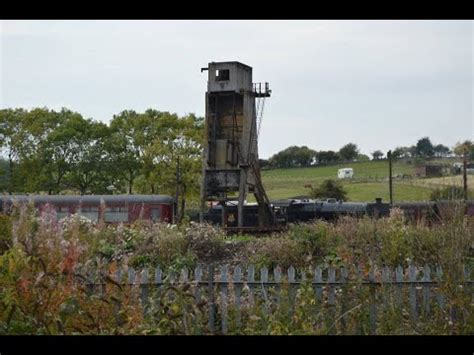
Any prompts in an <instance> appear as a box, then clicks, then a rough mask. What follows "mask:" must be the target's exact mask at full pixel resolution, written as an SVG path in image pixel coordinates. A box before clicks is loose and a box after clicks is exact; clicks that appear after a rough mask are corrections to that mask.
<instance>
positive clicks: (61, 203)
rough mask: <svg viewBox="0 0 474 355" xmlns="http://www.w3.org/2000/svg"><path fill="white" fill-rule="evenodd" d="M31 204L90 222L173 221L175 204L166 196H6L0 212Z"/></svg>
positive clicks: (39, 208) (61, 215) (0, 205)
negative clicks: (78, 216) (76, 216)
mask: <svg viewBox="0 0 474 355" xmlns="http://www.w3.org/2000/svg"><path fill="white" fill-rule="evenodd" d="M22 203H23V204H25V203H33V204H34V206H35V207H36V208H37V209H38V210H40V211H41V210H44V209H46V208H47V206H50V207H51V208H54V209H55V210H56V215H57V217H58V219H61V218H64V217H66V216H68V215H72V214H79V215H81V216H83V217H86V218H88V219H90V220H91V221H93V222H97V221H99V219H100V220H103V221H104V222H105V223H111V224H116V223H124V224H128V223H132V222H135V221H136V220H138V219H144V220H150V221H154V222H166V223H173V222H175V215H176V213H175V211H176V204H175V203H174V199H173V197H171V196H167V195H83V196H78V195H5V196H4V197H3V203H1V204H0V211H3V212H4V213H8V211H9V210H10V209H11V207H12V205H14V204H22Z"/></svg>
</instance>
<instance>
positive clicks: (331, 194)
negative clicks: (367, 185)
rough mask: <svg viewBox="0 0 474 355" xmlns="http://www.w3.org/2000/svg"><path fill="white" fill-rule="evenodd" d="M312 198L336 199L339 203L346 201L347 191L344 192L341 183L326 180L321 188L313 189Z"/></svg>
mask: <svg viewBox="0 0 474 355" xmlns="http://www.w3.org/2000/svg"><path fill="white" fill-rule="evenodd" d="M310 196H311V198H319V199H326V198H335V199H336V200H339V201H346V200H347V191H346V190H344V187H343V186H342V184H341V183H340V182H339V181H336V180H332V179H327V180H324V181H323V182H322V183H321V185H320V186H318V187H316V188H314V187H311V192H310Z"/></svg>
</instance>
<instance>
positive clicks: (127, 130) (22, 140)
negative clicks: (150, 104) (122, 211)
mask: <svg viewBox="0 0 474 355" xmlns="http://www.w3.org/2000/svg"><path fill="white" fill-rule="evenodd" d="M203 123H204V120H203V118H201V117H196V116H195V115H194V114H189V115H187V116H184V117H178V115H176V114H171V113H169V112H160V111H157V110H152V109H149V110H146V111H145V112H143V113H137V112H135V111H132V110H125V111H122V112H120V113H119V114H117V115H114V116H113V117H112V119H111V120H110V123H109V124H105V123H102V122H98V121H94V120H93V119H86V118H84V117H82V115H81V114H79V113H77V112H73V111H71V110H68V109H66V108H63V109H62V110H61V111H59V112H57V111H54V110H49V109H47V108H36V109H32V110H24V109H21V108H19V109H3V110H0V147H1V149H2V156H3V158H2V160H1V161H0V162H1V164H0V177H1V179H0V189H1V190H2V191H4V192H8V193H48V194H58V193H64V192H69V193H71V192H72V193H80V194H110V193H130V194H131V193H151V194H155V193H161V194H172V195H173V194H174V193H175V192H176V186H177V185H179V189H180V191H179V193H180V195H181V196H183V197H184V198H183V199H182V203H183V206H184V203H185V199H186V198H190V197H193V196H195V195H197V194H198V193H199V182H198V179H196V176H199V174H200V169H201V152H202V135H203V128H204V127H203ZM178 157H179V159H178ZM178 163H179V165H180V166H179V184H177V174H176V172H177V170H178V166H177V164H178Z"/></svg>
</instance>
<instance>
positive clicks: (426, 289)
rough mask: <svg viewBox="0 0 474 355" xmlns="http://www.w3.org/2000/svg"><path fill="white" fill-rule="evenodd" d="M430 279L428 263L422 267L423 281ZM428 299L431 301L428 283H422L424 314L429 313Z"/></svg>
mask: <svg viewBox="0 0 474 355" xmlns="http://www.w3.org/2000/svg"><path fill="white" fill-rule="evenodd" d="M430 281H431V275H430V267H429V266H428V265H425V267H424V268H423V282H430ZM430 301H431V292H430V285H429V284H427V283H424V284H423V304H424V306H425V307H424V310H425V315H429V314H430Z"/></svg>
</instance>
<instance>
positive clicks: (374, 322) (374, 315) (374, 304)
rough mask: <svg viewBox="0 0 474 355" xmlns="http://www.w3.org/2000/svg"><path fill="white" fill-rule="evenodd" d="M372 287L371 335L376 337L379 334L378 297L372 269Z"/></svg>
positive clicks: (370, 278) (370, 273) (370, 279)
mask: <svg viewBox="0 0 474 355" xmlns="http://www.w3.org/2000/svg"><path fill="white" fill-rule="evenodd" d="M369 281H370V283H371V285H370V296H371V302H370V334H371V335H375V334H376V333H377V331H376V329H377V295H376V288H375V269H374V267H372V268H371V269H370V271H369Z"/></svg>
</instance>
